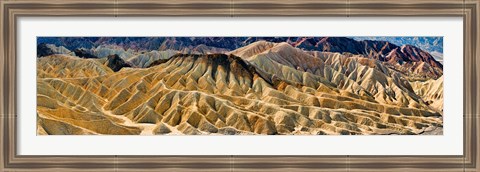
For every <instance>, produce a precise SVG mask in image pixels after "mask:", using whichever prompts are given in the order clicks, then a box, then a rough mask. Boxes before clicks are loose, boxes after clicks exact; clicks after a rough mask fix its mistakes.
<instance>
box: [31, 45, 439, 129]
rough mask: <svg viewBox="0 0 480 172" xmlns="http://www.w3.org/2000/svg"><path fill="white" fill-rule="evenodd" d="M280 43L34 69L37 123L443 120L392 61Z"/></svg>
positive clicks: (389, 124) (253, 125)
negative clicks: (150, 61) (137, 61)
mask: <svg viewBox="0 0 480 172" xmlns="http://www.w3.org/2000/svg"><path fill="white" fill-rule="evenodd" d="M285 46H286V45H282V44H279V45H275V46H270V45H265V47H266V48H267V49H269V50H267V51H263V52H262V53H260V52H261V51H260V50H252V51H251V52H244V53H243V55H245V54H248V55H252V56H255V57H245V59H246V60H244V59H242V58H244V57H242V58H240V57H238V56H235V55H223V54H211V55H190V54H180V55H174V56H172V57H171V58H170V59H167V60H162V59H160V61H158V62H157V63H155V62H154V64H157V65H155V66H152V67H150V68H145V69H141V68H123V69H121V70H120V71H118V72H115V73H114V72H112V71H109V72H105V73H101V72H96V71H97V70H93V71H91V72H92V73H98V74H91V75H90V76H91V77H75V76H73V75H65V76H63V75H62V76H54V77H56V78H51V77H45V76H49V75H41V76H40V75H39V76H38V81H37V85H38V86H37V93H38V95H37V102H38V103H37V112H38V116H39V117H40V118H39V121H38V126H39V127H38V128H39V129H38V133H39V134H416V133H422V132H423V130H424V129H425V128H427V127H431V126H440V127H441V126H442V124H443V123H442V120H441V119H440V118H439V117H440V115H441V114H440V113H438V112H435V111H434V110H432V109H431V108H430V107H429V106H427V105H426V104H425V103H423V102H421V101H420V100H418V96H416V95H415V94H414V93H409V92H406V90H407V91H408V90H409V89H410V91H411V88H404V87H408V85H409V83H408V82H406V83H403V81H398V80H400V79H399V78H395V74H391V73H393V72H392V71H389V70H383V69H382V66H378V67H379V68H377V67H376V66H375V65H376V64H375V63H373V65H365V64H370V63H371V62H363V63H365V64H364V65H362V62H359V61H361V60H358V59H356V60H355V59H353V58H352V60H348V59H347V60H344V61H345V62H342V60H341V59H342V58H346V57H341V56H340V55H336V54H333V55H331V54H324V55H325V56H324V57H323V56H322V58H318V57H315V56H313V55H309V54H305V53H304V54H302V53H300V52H298V51H297V50H298V49H294V50H292V49H290V48H289V47H285ZM257 49H261V48H257ZM284 49H285V51H287V52H282V51H283V50H284ZM281 50H282V51H281ZM288 53H291V54H288ZM232 54H235V53H232ZM285 54H287V55H289V56H290V55H292V57H296V58H285ZM329 58H330V59H332V60H328V59H329ZM333 58H336V59H337V61H339V62H333ZM40 60H42V59H39V61H40ZM43 60H46V58H45V59H43ZM57 60H58V61H59V62H57V63H58V64H62V63H67V64H70V63H72V62H75V61H77V60H79V61H87V60H90V59H74V60H72V59H70V58H58V59H57ZM330 61H332V62H330ZM346 61H348V62H346ZM95 64H96V65H99V67H100V66H102V65H103V68H105V66H104V64H102V63H95ZM64 66H65V67H64V68H65V69H63V70H67V68H68V70H78V68H79V66H71V65H70V66H69V65H64ZM369 66H371V67H369ZM44 68H47V69H48V67H45V66H42V65H37V70H40V71H44ZM106 69H109V68H108V67H107V68H106ZM107 71H108V70H107ZM389 72H390V73H389ZM379 74H382V75H380V76H376V75H379ZM83 75H87V74H83ZM83 75H82V76H83ZM369 80H373V81H369ZM399 82H401V83H399ZM387 88H389V89H391V90H390V91H388V90H387ZM410 94H413V95H410ZM47 126H48V127H47ZM59 127H63V128H62V129H58V128H59Z"/></svg>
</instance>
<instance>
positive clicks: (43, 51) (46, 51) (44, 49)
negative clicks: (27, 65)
mask: <svg viewBox="0 0 480 172" xmlns="http://www.w3.org/2000/svg"><path fill="white" fill-rule="evenodd" d="M52 54H55V53H54V52H53V50H52V49H50V48H49V47H48V46H47V44H46V43H41V44H38V45H37V57H44V56H49V55H52Z"/></svg>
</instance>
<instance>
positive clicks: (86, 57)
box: [73, 48, 98, 59]
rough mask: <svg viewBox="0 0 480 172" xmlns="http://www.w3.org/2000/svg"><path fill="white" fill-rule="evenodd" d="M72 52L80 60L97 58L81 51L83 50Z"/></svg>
mask: <svg viewBox="0 0 480 172" xmlns="http://www.w3.org/2000/svg"><path fill="white" fill-rule="evenodd" d="M73 52H74V53H75V55H76V56H78V57H81V58H85V59H92V58H95V59H96V58H98V57H97V56H95V55H93V54H91V53H90V52H88V51H87V50H85V49H83V48H77V49H75V50H73Z"/></svg>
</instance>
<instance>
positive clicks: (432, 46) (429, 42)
mask: <svg viewBox="0 0 480 172" xmlns="http://www.w3.org/2000/svg"><path fill="white" fill-rule="evenodd" d="M351 38H352V39H355V40H357V41H363V40H376V41H388V42H391V43H393V44H396V45H400V46H401V45H413V46H416V47H418V48H421V49H422V50H425V51H427V52H429V53H430V54H431V55H432V56H433V57H435V59H436V60H438V61H440V62H443V37H439V36H436V37H405V36H402V37H396V36H382V37H378V36H373V37H351Z"/></svg>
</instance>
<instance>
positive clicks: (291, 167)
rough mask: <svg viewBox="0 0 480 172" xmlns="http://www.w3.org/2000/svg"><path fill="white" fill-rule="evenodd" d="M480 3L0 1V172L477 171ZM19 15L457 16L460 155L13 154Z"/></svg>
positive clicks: (425, 0)
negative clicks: (460, 75) (460, 43)
mask: <svg viewBox="0 0 480 172" xmlns="http://www.w3.org/2000/svg"><path fill="white" fill-rule="evenodd" d="M479 7H480V1H479V0H435V1H433V0H406V1H390V0H375V1H373V0H345V1H333V0H317V1H315V0H297V1H289V0H255V1H253V0H244V1H222V0H203V1H193V0H165V1H155V0H142V1H132V0H125V1H124V0H110V1H108V0H68V1H57V0H40V1H29V0H1V1H0V14H1V15H0V16H1V17H0V23H1V28H0V35H1V36H0V38H1V42H0V80H1V82H0V83H1V84H0V113H1V118H0V137H1V138H2V139H1V141H0V152H1V153H0V171H257V170H259V169H260V170H266V171H279V170H281V171H284V170H288V171H478V170H480V167H479V165H480V164H479V162H480V157H479V151H480V149H479V148H478V141H479V140H478V139H479V138H478V137H477V136H478V135H477V132H478V130H479V129H478V126H477V125H478V124H479V110H480V101H478V100H477V98H478V97H480V91H478V89H479V85H478V82H479V81H480V70H479V69H478V68H477V66H480V60H478V58H480V55H479V53H480V44H479V41H480V35H479V34H478V32H479V24H480V15H479V12H478V10H479ZM20 16H59V17H60V16H104V17H121V16H222V17H240V16H337V17H356V16H377V17H378V16H390V17H391V16H409V17H410V16H411V17H414V16H442V17H447V16H457V17H463V20H464V49H463V50H464V59H463V64H464V71H463V72H464V78H463V81H464V88H463V89H464V90H463V93H464V106H463V112H464V114H463V117H464V118H463V119H464V137H463V138H464V154H463V155H462V156H349V155H347V156H225V155H222V156H118V155H102V156H25V155H18V154H17V145H16V143H17V131H16V128H17V123H16V121H17V120H16V119H17V110H16V109H17V108H19V107H17V105H16V101H17V89H16V81H17V73H16V69H17V66H16V64H17V63H16V62H17V60H16V49H17V47H16V46H17V37H16V35H17V34H16V33H17V22H16V21H17V18H18V17H20Z"/></svg>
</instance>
